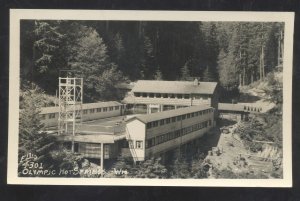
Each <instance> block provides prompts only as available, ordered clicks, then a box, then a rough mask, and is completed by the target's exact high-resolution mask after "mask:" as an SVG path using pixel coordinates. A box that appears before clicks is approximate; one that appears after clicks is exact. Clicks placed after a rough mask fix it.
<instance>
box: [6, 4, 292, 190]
mask: <svg viewBox="0 0 300 201" xmlns="http://www.w3.org/2000/svg"><path fill="white" fill-rule="evenodd" d="M10 20H11V21H10V29H11V32H10V80H9V81H10V89H9V93H10V100H9V115H10V117H9V136H8V139H9V150H8V152H9V153H8V182H9V183H11V184H18V183H22V184H65V185H145V186H149V185H150V186H258V187H268V186H274V187H281V186H285V187H288V186H291V185H292V179H291V178H292V168H291V166H292V162H291V154H292V153H291V114H292V109H291V102H292V84H291V83H292V53H293V45H292V44H293V20H294V18H293V13H288V12H286V13H281V12H268V13H267V12H259V13H258V12H200V11H199V12H196V11H195V12H180V11H169V12H166V11H156V12H154V11H153V12H151V11H104V10H94V11H87V10H86V11H83V10H81V11H80V10H77V11H75V10H73V11H64V10H59V11H58V10H11V18H10ZM70 179H72V180H70ZM70 181H71V182H70Z"/></svg>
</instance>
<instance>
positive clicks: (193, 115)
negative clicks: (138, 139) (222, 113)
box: [147, 109, 213, 129]
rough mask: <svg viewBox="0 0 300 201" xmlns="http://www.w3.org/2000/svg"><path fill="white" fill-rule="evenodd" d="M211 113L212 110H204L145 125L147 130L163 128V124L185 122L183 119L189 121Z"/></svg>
mask: <svg viewBox="0 0 300 201" xmlns="http://www.w3.org/2000/svg"><path fill="white" fill-rule="evenodd" d="M211 112H213V109H206V110H202V111H198V112H192V113H188V114H183V115H179V116H176V117H170V118H166V119H161V120H159V121H152V122H149V123H147V129H150V128H154V127H157V126H159V125H160V126H163V125H165V124H169V123H174V122H176V121H181V120H185V119H189V118H194V117H197V116H201V115H205V114H208V113H211Z"/></svg>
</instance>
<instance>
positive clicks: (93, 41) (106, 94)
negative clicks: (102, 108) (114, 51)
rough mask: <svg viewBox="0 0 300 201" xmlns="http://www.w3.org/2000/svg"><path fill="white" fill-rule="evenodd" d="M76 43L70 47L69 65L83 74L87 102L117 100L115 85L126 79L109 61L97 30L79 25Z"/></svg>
mask: <svg viewBox="0 0 300 201" xmlns="http://www.w3.org/2000/svg"><path fill="white" fill-rule="evenodd" d="M77 29H79V31H78V36H77V40H76V43H74V44H72V45H71V46H70V49H71V54H70V57H69V59H68V61H69V65H70V66H71V68H72V69H74V70H79V71H81V72H82V75H83V78H84V93H85V98H86V100H85V101H88V102H90V101H92V102H94V101H99V100H108V99H113V98H117V97H116V95H117V90H116V88H115V85H116V83H117V82H122V81H123V80H124V77H123V76H122V73H121V72H120V71H118V70H117V67H116V65H115V64H113V63H111V62H110V61H109V57H108V55H107V47H106V45H105V44H104V43H103V40H102V39H101V38H100V36H99V34H98V33H97V32H96V30H95V29H93V28H90V27H86V26H82V25H78V26H77Z"/></svg>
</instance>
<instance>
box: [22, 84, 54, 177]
mask: <svg viewBox="0 0 300 201" xmlns="http://www.w3.org/2000/svg"><path fill="white" fill-rule="evenodd" d="M42 93H43V91H41V90H40V89H39V88H38V87H36V86H35V85H32V87H27V88H25V89H24V92H23V93H22V106H23V109H22V110H20V120H19V155H18V158H19V172H20V173H22V170H23V169H24V168H29V167H28V165H29V164H28V163H27V162H29V161H24V160H23V161H22V157H23V158H24V156H26V155H27V154H33V155H36V156H37V158H35V159H34V162H36V163H42V164H43V167H44V168H49V167H51V166H52V163H51V162H52V160H51V154H50V151H51V150H52V149H53V147H54V146H55V138H54V136H51V135H48V134H47V133H45V132H42V130H43V128H44V125H43V124H42V123H41V121H40V116H39V114H40V107H41V105H42V104H43V96H42V95H41V94H42ZM30 162H32V161H30ZM21 175H22V174H21Z"/></svg>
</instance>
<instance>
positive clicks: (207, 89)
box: [132, 80, 217, 94]
mask: <svg viewBox="0 0 300 201" xmlns="http://www.w3.org/2000/svg"><path fill="white" fill-rule="evenodd" d="M216 86H217V82H199V84H196V85H194V81H161V80H138V81H137V83H136V84H135V85H134V87H133V89H132V92H145V93H174V94H213V93H214V91H215V89H216Z"/></svg>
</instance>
